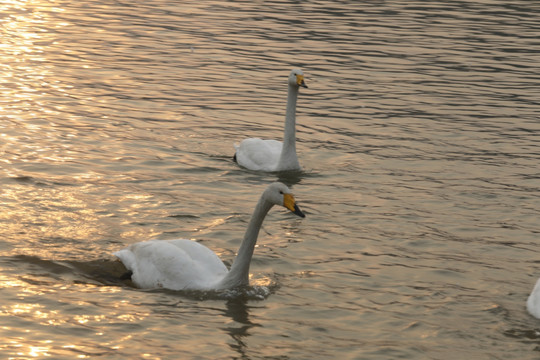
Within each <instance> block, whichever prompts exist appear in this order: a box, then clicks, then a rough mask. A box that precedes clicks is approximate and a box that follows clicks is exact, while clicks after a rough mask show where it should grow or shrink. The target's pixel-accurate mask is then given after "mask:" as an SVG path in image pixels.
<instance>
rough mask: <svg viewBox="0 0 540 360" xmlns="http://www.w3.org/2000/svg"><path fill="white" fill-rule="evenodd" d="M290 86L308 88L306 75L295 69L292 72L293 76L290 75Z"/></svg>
mask: <svg viewBox="0 0 540 360" xmlns="http://www.w3.org/2000/svg"><path fill="white" fill-rule="evenodd" d="M289 85H290V86H295V87H297V88H298V87H299V86H301V87H305V88H307V85H306V83H305V81H304V73H303V72H302V70H300V69H293V70H292V71H291V74H290V75H289Z"/></svg>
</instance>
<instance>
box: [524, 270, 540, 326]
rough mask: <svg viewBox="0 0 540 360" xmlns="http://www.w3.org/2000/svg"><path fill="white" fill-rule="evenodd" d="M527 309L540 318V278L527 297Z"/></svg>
mask: <svg viewBox="0 0 540 360" xmlns="http://www.w3.org/2000/svg"><path fill="white" fill-rule="evenodd" d="M527 311H529V314H531V315H532V316H534V317H535V318H538V319H540V279H538V280H537V281H536V285H534V288H533V290H532V292H531V294H530V295H529V297H528V299H527Z"/></svg>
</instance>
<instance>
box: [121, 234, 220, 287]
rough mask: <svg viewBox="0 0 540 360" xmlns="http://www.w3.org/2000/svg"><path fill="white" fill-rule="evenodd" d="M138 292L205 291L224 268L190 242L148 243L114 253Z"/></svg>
mask: <svg viewBox="0 0 540 360" xmlns="http://www.w3.org/2000/svg"><path fill="white" fill-rule="evenodd" d="M114 255H116V256H117V257H118V258H119V259H120V260H121V261H122V263H124V265H125V266H126V268H128V269H129V270H131V271H132V272H133V275H132V280H133V282H134V283H135V285H137V286H138V287H140V288H167V289H171V290H183V289H199V290H202V289H208V288H211V287H212V285H213V284H215V283H217V282H219V281H220V280H221V279H222V278H223V277H224V276H225V275H226V274H227V268H226V267H225V265H224V264H223V262H222V261H221V260H220V259H219V257H218V256H217V255H216V254H215V253H213V252H212V251H211V250H210V249H208V248H207V247H205V246H203V245H201V244H199V243H197V242H195V241H191V240H186V239H179V240H150V241H144V242H140V243H136V244H132V245H130V246H129V247H127V248H126V249H123V250H120V251H118V252H116V253H114Z"/></svg>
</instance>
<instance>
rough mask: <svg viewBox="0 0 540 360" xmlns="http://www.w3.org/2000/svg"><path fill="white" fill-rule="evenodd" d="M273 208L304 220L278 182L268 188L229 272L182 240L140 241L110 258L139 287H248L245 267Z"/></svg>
mask: <svg viewBox="0 0 540 360" xmlns="http://www.w3.org/2000/svg"><path fill="white" fill-rule="evenodd" d="M274 205H281V206H284V207H286V208H287V209H289V210H290V211H292V212H293V213H295V214H296V215H298V216H301V217H305V215H304V214H303V213H302V211H301V210H300V209H299V208H298V206H297V205H296V203H295V200H294V197H293V195H292V194H291V191H290V190H289V189H288V188H287V186H285V185H284V184H282V183H279V182H276V183H273V184H271V185H269V186H268V187H267V188H266V190H265V191H264V192H263V194H262V195H261V198H260V199H259V202H258V203H257V206H256V207H255V210H254V211H253V215H252V216H251V220H250V222H249V224H248V227H247V230H246V233H245V235H244V240H243V241H242V244H241V245H240V248H239V250H238V254H237V255H236V258H235V259H234V262H233V264H232V266H231V269H230V271H228V270H227V267H226V266H225V264H223V262H222V261H221V260H220V259H219V257H218V256H217V255H216V254H215V253H214V252H213V251H212V250H210V249H208V248H207V247H205V246H204V245H201V244H199V243H197V242H195V241H191V240H186V239H178V240H149V241H144V242H140V243H135V244H132V245H130V246H128V247H127V248H126V249H123V250H120V251H117V252H115V253H114V255H116V256H117V257H118V258H119V259H120V260H121V261H122V263H123V264H124V265H125V267H126V268H127V269H128V270H130V271H131V272H132V274H131V279H132V280H133V282H134V283H135V285H136V286H138V287H140V288H167V289H171V290H219V289H229V288H234V287H237V286H241V285H249V265H250V263H251V258H252V256H253V250H254V249H255V243H256V242H257V236H258V235H259V229H260V228H261V225H262V222H263V220H264V217H265V216H266V214H267V213H268V211H269V210H270V209H271V208H272V206H274Z"/></svg>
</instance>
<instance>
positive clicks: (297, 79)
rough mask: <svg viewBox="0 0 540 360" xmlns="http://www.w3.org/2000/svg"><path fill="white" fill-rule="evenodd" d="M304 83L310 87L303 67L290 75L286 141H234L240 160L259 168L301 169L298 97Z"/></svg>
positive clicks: (253, 139)
mask: <svg viewBox="0 0 540 360" xmlns="http://www.w3.org/2000/svg"><path fill="white" fill-rule="evenodd" d="M300 86H302V87H305V88H307V85H306V83H305V82H304V73H303V72H302V70H299V69H294V70H292V71H291V74H290V75H289V90H288V95H287V111H286V113H285V134H284V135H283V143H281V142H279V141H276V140H261V139H259V138H249V139H245V140H243V141H242V142H241V143H240V145H237V144H234V147H235V149H236V153H235V154H234V159H235V160H236V162H237V163H238V164H239V165H241V166H243V167H245V168H248V169H251V170H259V171H286V170H300V169H301V167H300V164H299V163H298V157H297V156H296V99H297V98H298V89H299V88H300Z"/></svg>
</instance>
